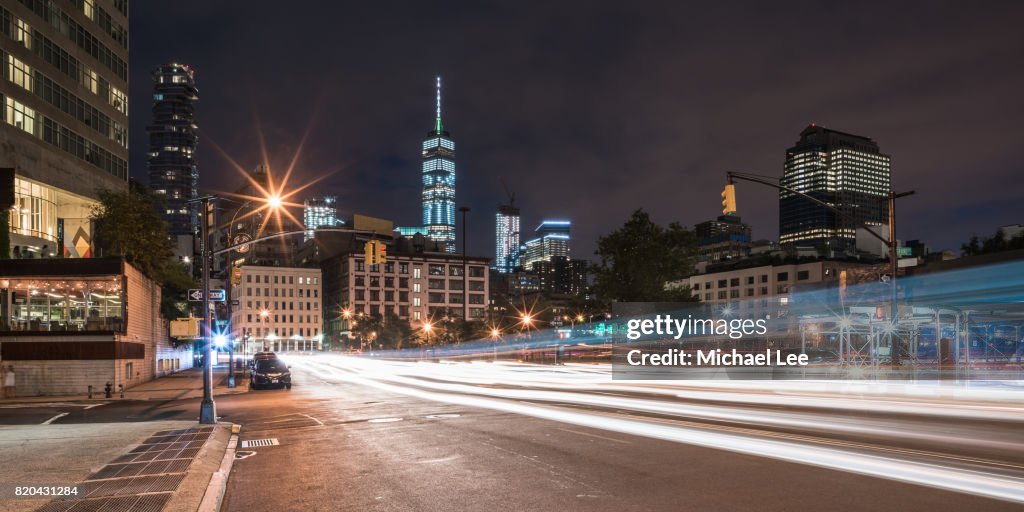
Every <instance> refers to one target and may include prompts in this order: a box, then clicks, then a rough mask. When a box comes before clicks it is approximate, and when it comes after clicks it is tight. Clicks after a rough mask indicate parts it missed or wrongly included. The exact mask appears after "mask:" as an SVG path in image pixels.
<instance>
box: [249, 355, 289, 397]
mask: <svg viewBox="0 0 1024 512" xmlns="http://www.w3.org/2000/svg"><path fill="white" fill-rule="evenodd" d="M265 387H284V388H288V389H291V388H292V372H291V370H289V369H288V365H286V364H284V361H282V360H280V359H278V358H276V357H275V358H273V359H257V360H256V363H255V365H253V369H252V378H250V379H249V388H251V389H259V388H265Z"/></svg>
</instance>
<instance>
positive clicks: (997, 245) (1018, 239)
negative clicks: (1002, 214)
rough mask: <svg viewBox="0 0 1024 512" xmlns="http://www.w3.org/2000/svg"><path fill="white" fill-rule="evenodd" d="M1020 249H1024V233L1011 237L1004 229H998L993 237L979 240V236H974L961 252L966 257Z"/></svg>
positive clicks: (963, 245)
mask: <svg viewBox="0 0 1024 512" xmlns="http://www.w3.org/2000/svg"><path fill="white" fill-rule="evenodd" d="M1018 249H1024V233H1018V234H1017V235H1016V236H1013V237H1009V236H1007V235H1006V233H1005V232H1004V231H1003V229H1002V228H999V229H997V230H996V232H995V234H994V235H992V236H991V237H988V238H981V239H979V238H978V235H974V236H972V237H971V239H970V240H969V241H968V242H967V243H965V244H961V245H960V252H961V254H963V255H964V256H974V255H978V254H991V253H994V252H1002V251H1012V250H1018Z"/></svg>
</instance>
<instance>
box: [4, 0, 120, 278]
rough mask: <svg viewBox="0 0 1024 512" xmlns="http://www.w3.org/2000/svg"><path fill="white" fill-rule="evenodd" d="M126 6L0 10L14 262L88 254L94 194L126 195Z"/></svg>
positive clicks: (100, 0)
mask: <svg viewBox="0 0 1024 512" xmlns="http://www.w3.org/2000/svg"><path fill="white" fill-rule="evenodd" d="M127 4H128V3H127V2H126V1H123V0H96V1H89V2H42V1H32V2H30V1H21V2H13V1H12V2H4V3H3V5H2V6H0V32H2V34H0V60H2V61H3V62H2V66H0V68H2V70H3V72H2V74H3V79H2V80H0V104H2V105H3V110H4V113H3V116H2V121H3V122H0V168H7V169H13V173H9V172H8V173H0V176H7V177H8V178H7V179H10V178H9V176H10V175H11V174H13V183H4V184H0V189H3V188H7V187H13V188H14V195H15V198H14V205H13V206H10V205H3V206H4V208H7V207H11V214H10V215H9V218H10V225H9V227H7V228H6V229H8V230H9V231H10V234H11V242H10V244H11V247H12V248H13V247H17V248H18V249H19V252H20V253H22V255H24V254H25V253H27V254H28V255H29V256H30V257H36V258H38V257H40V256H41V255H43V254H44V253H47V254H53V255H58V254H61V255H63V256H67V257H88V256H92V255H93V251H92V245H93V233H92V231H91V228H90V224H89V214H90V208H91V207H92V206H93V205H94V204H96V200H97V194H96V192H97V189H103V188H105V189H111V190H127V188H128V5H127ZM0 229H4V228H3V227H0Z"/></svg>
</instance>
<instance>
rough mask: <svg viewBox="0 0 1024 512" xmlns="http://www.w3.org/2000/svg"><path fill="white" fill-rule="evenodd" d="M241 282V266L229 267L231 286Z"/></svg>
mask: <svg viewBox="0 0 1024 512" xmlns="http://www.w3.org/2000/svg"><path fill="white" fill-rule="evenodd" d="M240 284H242V268H241V267H235V266H232V267H231V286H238V285H240Z"/></svg>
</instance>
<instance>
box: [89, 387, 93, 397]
mask: <svg viewBox="0 0 1024 512" xmlns="http://www.w3.org/2000/svg"><path fill="white" fill-rule="evenodd" d="M89 398H92V384H89Z"/></svg>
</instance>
